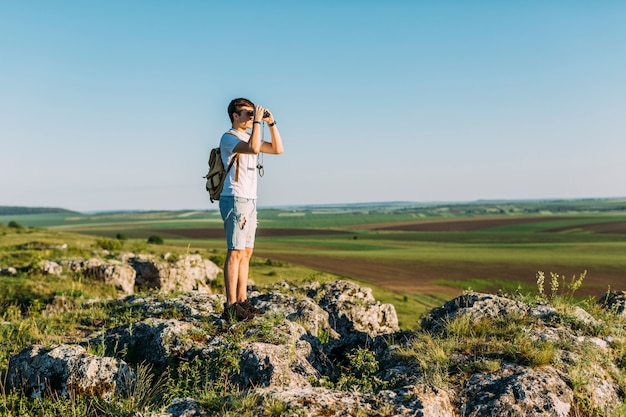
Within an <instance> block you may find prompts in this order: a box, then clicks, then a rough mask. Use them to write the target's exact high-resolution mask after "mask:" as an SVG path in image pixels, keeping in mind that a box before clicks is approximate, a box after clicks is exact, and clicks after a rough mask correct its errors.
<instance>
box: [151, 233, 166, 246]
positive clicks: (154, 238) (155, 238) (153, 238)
mask: <svg viewBox="0 0 626 417" xmlns="http://www.w3.org/2000/svg"><path fill="white" fill-rule="evenodd" d="M148 243H151V244H153V245H162V244H163V238H162V237H160V236H155V235H152V236H150V237H149V238H148Z"/></svg>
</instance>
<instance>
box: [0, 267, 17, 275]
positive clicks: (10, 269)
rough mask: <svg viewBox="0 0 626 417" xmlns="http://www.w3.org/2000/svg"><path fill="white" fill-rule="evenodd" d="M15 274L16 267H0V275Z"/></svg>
mask: <svg viewBox="0 0 626 417" xmlns="http://www.w3.org/2000/svg"><path fill="white" fill-rule="evenodd" d="M15 275H17V269H15V268H13V267H12V266H10V267H8V268H0V276H15Z"/></svg>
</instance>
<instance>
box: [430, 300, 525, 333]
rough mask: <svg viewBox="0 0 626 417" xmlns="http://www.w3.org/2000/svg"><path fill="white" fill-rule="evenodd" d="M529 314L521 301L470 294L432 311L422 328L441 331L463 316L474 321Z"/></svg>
mask: <svg viewBox="0 0 626 417" xmlns="http://www.w3.org/2000/svg"><path fill="white" fill-rule="evenodd" d="M527 313H528V308H527V307H526V306H525V305H524V304H522V303H520V302H519V301H515V300H511V299H508V298H504V297H499V296H497V295H493V294H482V293H476V292H468V293H465V294H463V295H461V296H459V297H457V298H455V299H453V300H450V301H448V302H447V303H445V304H444V305H443V306H441V307H438V308H435V309H433V310H431V311H430V313H428V315H427V316H426V317H424V319H423V320H422V328H423V329H425V330H430V331H434V330H439V329H441V328H443V327H444V326H445V324H446V323H447V322H449V321H451V320H453V319H455V318H456V317H459V316H461V315H469V317H470V319H471V320H472V321H474V320H480V319H485V318H495V317H498V316H500V315H507V314H508V315H520V316H521V315H525V314H527Z"/></svg>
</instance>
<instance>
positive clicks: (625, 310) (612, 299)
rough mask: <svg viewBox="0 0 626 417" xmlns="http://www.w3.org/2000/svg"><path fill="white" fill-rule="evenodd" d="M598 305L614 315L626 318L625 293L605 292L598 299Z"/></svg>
mask: <svg viewBox="0 0 626 417" xmlns="http://www.w3.org/2000/svg"><path fill="white" fill-rule="evenodd" d="M599 303H600V304H602V305H603V306H604V307H605V308H607V309H609V310H612V311H615V313H616V314H620V315H622V316H626V291H607V292H605V293H604V294H603V295H602V297H600V301H599Z"/></svg>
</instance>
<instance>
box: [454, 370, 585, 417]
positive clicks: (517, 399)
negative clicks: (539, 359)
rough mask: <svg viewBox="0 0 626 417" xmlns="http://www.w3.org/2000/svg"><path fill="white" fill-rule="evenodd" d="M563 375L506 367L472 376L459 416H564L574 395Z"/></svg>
mask: <svg viewBox="0 0 626 417" xmlns="http://www.w3.org/2000/svg"><path fill="white" fill-rule="evenodd" d="M563 379H564V375H563V374H562V373H561V372H559V371H557V370H556V369H554V368H552V367H550V366H544V367H541V368H528V367H524V366H519V365H516V364H505V365H504V366H503V367H502V368H500V369H499V370H498V371H496V372H493V373H489V374H483V373H479V374H474V375H473V376H472V377H471V378H470V379H469V380H468V381H467V382H466V384H465V387H464V389H463V394H462V397H461V406H460V408H461V415H463V416H467V417H487V416H500V417H531V416H532V417H535V416H537V417H538V416H543V415H549V416H554V417H567V416H569V415H570V411H571V410H572V404H573V402H574V393H573V391H572V389H571V388H570V387H569V386H568V385H567V384H566V383H565V382H564V380H563Z"/></svg>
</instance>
